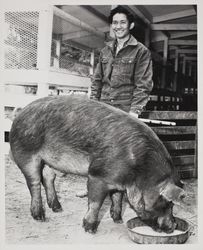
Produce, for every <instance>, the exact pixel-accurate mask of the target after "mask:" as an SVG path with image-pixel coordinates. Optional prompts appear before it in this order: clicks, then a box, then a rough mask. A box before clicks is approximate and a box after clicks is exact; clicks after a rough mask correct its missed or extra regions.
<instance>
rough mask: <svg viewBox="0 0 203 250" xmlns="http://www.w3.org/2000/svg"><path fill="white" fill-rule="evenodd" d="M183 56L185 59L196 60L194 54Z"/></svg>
mask: <svg viewBox="0 0 203 250" xmlns="http://www.w3.org/2000/svg"><path fill="white" fill-rule="evenodd" d="M184 58H185V60H186V61H196V60H197V57H196V56H185V57H184Z"/></svg>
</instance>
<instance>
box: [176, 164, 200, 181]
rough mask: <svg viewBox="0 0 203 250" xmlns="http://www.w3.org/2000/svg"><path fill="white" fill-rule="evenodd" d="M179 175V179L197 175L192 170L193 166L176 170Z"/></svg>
mask: <svg viewBox="0 0 203 250" xmlns="http://www.w3.org/2000/svg"><path fill="white" fill-rule="evenodd" d="M178 173H179V176H180V178H181V179H188V178H197V175H196V174H195V171H194V166H193V167H192V168H191V169H184V170H180V169H179V171H178Z"/></svg>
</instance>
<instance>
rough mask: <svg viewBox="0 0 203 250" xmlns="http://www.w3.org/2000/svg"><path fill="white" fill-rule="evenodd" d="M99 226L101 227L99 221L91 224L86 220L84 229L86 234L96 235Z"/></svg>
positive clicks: (84, 220)
mask: <svg viewBox="0 0 203 250" xmlns="http://www.w3.org/2000/svg"><path fill="white" fill-rule="evenodd" d="M98 225H99V222H98V221H95V222H93V223H89V222H88V221H87V220H86V219H83V227H84V229H85V232H88V233H91V234H95V233H96V231H97V227H98Z"/></svg>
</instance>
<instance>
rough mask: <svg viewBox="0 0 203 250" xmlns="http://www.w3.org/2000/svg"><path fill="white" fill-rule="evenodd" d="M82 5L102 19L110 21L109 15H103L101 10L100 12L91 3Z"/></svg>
mask: <svg viewBox="0 0 203 250" xmlns="http://www.w3.org/2000/svg"><path fill="white" fill-rule="evenodd" d="M81 7H82V8H83V9H86V10H88V11H89V12H90V13H91V14H93V15H95V16H96V17H97V18H99V19H100V20H102V21H104V22H106V23H109V21H108V17H106V16H105V15H103V14H102V13H101V12H99V11H98V10H96V9H95V8H93V7H92V6H90V5H81Z"/></svg>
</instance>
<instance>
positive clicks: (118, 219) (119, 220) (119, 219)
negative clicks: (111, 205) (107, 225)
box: [110, 210, 123, 224]
mask: <svg viewBox="0 0 203 250" xmlns="http://www.w3.org/2000/svg"><path fill="white" fill-rule="evenodd" d="M110 215H111V218H112V219H113V221H114V222H115V223H117V224H121V223H123V220H122V217H121V214H120V213H116V212H115V211H113V210H111V211H110Z"/></svg>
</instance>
